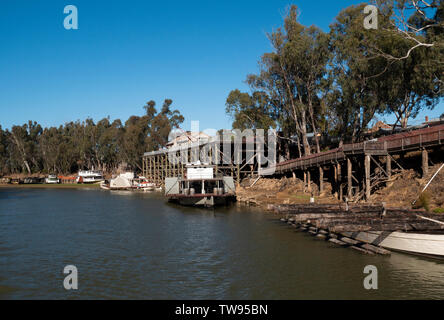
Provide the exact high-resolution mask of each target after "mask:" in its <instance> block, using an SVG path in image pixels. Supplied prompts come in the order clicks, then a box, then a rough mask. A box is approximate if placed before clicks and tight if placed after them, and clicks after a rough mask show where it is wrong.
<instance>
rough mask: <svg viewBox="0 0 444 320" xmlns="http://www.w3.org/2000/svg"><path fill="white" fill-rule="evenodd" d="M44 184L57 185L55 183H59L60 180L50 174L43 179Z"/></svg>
mask: <svg viewBox="0 0 444 320" xmlns="http://www.w3.org/2000/svg"><path fill="white" fill-rule="evenodd" d="M45 183H47V184H57V183H60V180H59V178H57V176H56V175H55V174H50V175H48V177H47V178H46V179H45Z"/></svg>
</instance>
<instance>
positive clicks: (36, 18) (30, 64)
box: [0, 0, 444, 129]
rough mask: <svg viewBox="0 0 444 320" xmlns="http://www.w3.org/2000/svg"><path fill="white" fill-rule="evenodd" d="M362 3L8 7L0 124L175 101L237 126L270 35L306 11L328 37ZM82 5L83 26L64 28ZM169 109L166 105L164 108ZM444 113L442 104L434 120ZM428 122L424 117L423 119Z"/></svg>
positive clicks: (0, 24) (137, 111)
mask: <svg viewBox="0 0 444 320" xmlns="http://www.w3.org/2000/svg"><path fill="white" fill-rule="evenodd" d="M360 2H361V1H352V0H343V1H339V0H335V1H332V0H318V1H313V0H303V1H302V0H300V1H284V0H268V1H258V0H254V1H253V0H237V1H231V0H224V1H210V0H208V1H194V0H193V1H151V0H146V1H130V0H128V1H120V0H119V1H112V0H111V1H92V0H89V1H73V2H72V1H71V0H69V1H68V0H66V1H60V0H58V1H50V0H46V1H23V0H2V1H1V3H0V36H1V47H0V125H2V127H3V128H10V127H11V126H12V125H13V124H22V123H24V122H26V121H28V120H31V119H32V120H36V121H38V122H39V123H41V124H42V125H44V126H58V125H60V124H63V123H65V122H67V121H71V120H84V119H85V118H87V117H92V118H93V119H94V120H95V121H97V120H100V119H102V118H104V117H107V116H110V117H111V119H116V118H120V119H121V120H122V121H125V120H126V119H127V118H128V117H129V116H130V115H141V114H142V113H143V112H144V110H143V109H142V107H143V106H144V105H145V103H146V102H147V101H149V100H151V99H153V100H155V101H156V102H157V103H158V106H159V105H161V103H162V102H163V100H164V98H171V99H173V100H174V105H173V106H175V107H177V108H179V109H180V111H181V112H182V114H183V115H184V116H185V119H186V123H185V124H184V128H189V127H190V121H191V120H199V121H200V123H201V129H206V128H215V129H219V128H230V127H231V121H230V119H229V118H228V117H227V116H226V114H225V100H226V97H227V95H228V93H229V92H230V90H232V89H235V88H239V89H241V90H247V87H246V86H245V84H244V80H245V78H246V75H247V74H249V73H254V72H256V71H257V70H258V68H257V61H258V59H259V57H260V56H261V55H262V54H263V53H264V52H268V51H270V49H271V48H270V46H269V43H268V40H267V38H266V32H270V31H272V30H273V29H274V28H277V27H279V26H280V25H281V24H282V17H283V14H284V12H285V8H286V7H287V6H288V5H289V4H291V3H295V4H297V5H298V6H299V7H300V9H301V22H302V23H303V24H305V25H311V24H315V25H317V26H319V27H321V28H322V29H324V30H325V31H328V26H329V24H330V23H331V22H333V19H334V17H335V16H336V15H337V13H338V12H339V11H340V10H341V9H343V8H345V7H347V6H349V5H351V4H357V3H360ZM68 4H74V5H76V6H77V8H78V11H79V29H78V30H65V29H64V28H63V19H64V18H65V15H64V14H63V8H64V7H65V5H68ZM159 107H160V106H159ZM442 112H444V106H443V104H441V105H440V106H438V107H437V108H436V109H435V110H434V111H432V112H430V111H428V112H427V114H429V115H430V116H432V117H433V116H438V115H439V114H441V113H442ZM423 117H424V115H421V118H423Z"/></svg>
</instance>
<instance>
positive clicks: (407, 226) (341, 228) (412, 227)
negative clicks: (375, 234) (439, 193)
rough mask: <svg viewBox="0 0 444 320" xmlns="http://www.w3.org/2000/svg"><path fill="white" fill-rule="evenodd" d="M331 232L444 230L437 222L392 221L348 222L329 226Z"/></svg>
mask: <svg viewBox="0 0 444 320" xmlns="http://www.w3.org/2000/svg"><path fill="white" fill-rule="evenodd" d="M328 229H329V230H330V231H331V232H337V233H341V232H357V231H437V230H444V226H443V225H439V224H436V223H391V224H384V223H382V224H379V225H376V224H375V225H363V224H348V225H337V226H333V227H331V228H328Z"/></svg>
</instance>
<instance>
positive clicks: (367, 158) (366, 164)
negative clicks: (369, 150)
mask: <svg viewBox="0 0 444 320" xmlns="http://www.w3.org/2000/svg"><path fill="white" fill-rule="evenodd" d="M370 166H371V163H370V155H368V154H366V155H365V156H364V171H365V200H367V201H369V200H370V193H371V186H370V172H371V170H370V169H371V167H370Z"/></svg>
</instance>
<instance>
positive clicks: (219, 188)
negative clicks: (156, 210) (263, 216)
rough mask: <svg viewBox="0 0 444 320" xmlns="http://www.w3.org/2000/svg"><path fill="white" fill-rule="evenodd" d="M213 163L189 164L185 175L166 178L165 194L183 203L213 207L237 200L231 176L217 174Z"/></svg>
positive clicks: (174, 200)
mask: <svg viewBox="0 0 444 320" xmlns="http://www.w3.org/2000/svg"><path fill="white" fill-rule="evenodd" d="M214 169H215V167H214V166H212V165H202V164H200V163H197V164H188V165H186V171H185V175H184V177H172V178H165V196H166V197H167V198H168V200H169V201H172V202H177V203H179V204H182V205H190V206H205V207H212V206H215V205H223V204H227V203H229V202H231V201H234V200H235V186H234V180H233V177H231V176H217V175H216V174H215V173H214Z"/></svg>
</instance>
